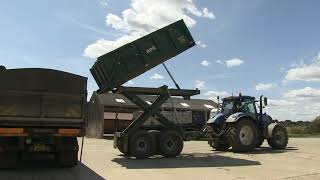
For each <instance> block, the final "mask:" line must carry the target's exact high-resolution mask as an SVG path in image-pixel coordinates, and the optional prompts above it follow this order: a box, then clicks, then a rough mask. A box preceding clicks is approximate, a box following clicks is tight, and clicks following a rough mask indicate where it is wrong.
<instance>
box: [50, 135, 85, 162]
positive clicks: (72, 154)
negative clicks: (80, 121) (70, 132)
mask: <svg viewBox="0 0 320 180" xmlns="http://www.w3.org/2000/svg"><path fill="white" fill-rule="evenodd" d="M78 150H79V146H78V140H77V138H76V137H72V138H62V139H61V142H60V147H59V149H58V151H57V152H56V153H55V160H56V162H57V164H58V165H59V166H60V167H74V166H76V165H77V164H78Z"/></svg>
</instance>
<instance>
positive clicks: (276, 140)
mask: <svg viewBox="0 0 320 180" xmlns="http://www.w3.org/2000/svg"><path fill="white" fill-rule="evenodd" d="M267 141H268V144H269V146H270V147H271V148H272V149H284V148H285V147H286V146H287V145H288V133H287V130H286V128H285V127H284V126H282V125H278V126H276V127H275V128H274V129H273V131H272V137H271V138H269V139H268V140H267Z"/></svg>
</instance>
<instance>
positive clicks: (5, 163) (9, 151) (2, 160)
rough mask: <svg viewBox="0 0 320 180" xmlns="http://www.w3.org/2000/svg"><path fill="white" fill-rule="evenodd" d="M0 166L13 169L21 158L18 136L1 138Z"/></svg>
mask: <svg viewBox="0 0 320 180" xmlns="http://www.w3.org/2000/svg"><path fill="white" fill-rule="evenodd" d="M0 149H1V150H2V151H1V152H0V168H1V169H11V168H16V167H17V165H18V161H19V159H20V152H19V149H18V142H17V139H16V138H10V137H9V138H7V137H1V138H0Z"/></svg>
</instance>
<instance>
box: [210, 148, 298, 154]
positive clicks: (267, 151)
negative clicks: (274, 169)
mask: <svg viewBox="0 0 320 180" xmlns="http://www.w3.org/2000/svg"><path fill="white" fill-rule="evenodd" d="M296 150H299V149H298V148H296V147H287V148H286V149H283V150H275V149H272V148H270V147H261V148H256V149H254V150H253V151H250V152H244V153H241V154H278V153H285V152H289V151H296ZM212 151H214V152H215V153H218V154H223V153H225V152H232V150H231V149H228V150H226V151H217V150H212Z"/></svg>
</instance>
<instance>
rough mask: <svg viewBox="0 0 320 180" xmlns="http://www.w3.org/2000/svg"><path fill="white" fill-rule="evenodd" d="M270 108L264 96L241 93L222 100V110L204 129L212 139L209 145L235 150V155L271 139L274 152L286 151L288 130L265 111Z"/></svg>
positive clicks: (220, 149) (270, 142)
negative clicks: (256, 98) (243, 94)
mask: <svg viewBox="0 0 320 180" xmlns="http://www.w3.org/2000/svg"><path fill="white" fill-rule="evenodd" d="M218 101H219V98H218ZM257 103H259V105H257ZM266 105H267V98H263V96H260V100H255V97H251V96H242V95H241V94H239V96H231V97H226V98H224V99H222V105H221V107H219V108H218V112H217V113H216V114H215V115H214V116H212V117H211V118H210V119H209V120H208V121H207V126H206V128H205V129H204V131H205V132H206V134H209V136H210V137H212V138H210V140H209V141H208V143H209V145H210V146H211V147H213V148H214V149H216V150H219V151H224V150H227V149H229V148H230V147H232V151H233V152H246V151H251V150H253V149H254V148H258V147H260V146H261V145H262V144H263V142H264V140H265V139H267V141H268V144H269V145H270V147H271V148H272V149H284V148H285V147H286V146H287V144H288V134H287V130H286V127H285V126H284V125H282V124H281V123H278V122H277V121H276V120H272V118H271V117H270V116H269V115H267V114H266V113H263V112H262V108H263V107H265V106H266ZM219 109H220V110H219ZM258 109H259V110H258Z"/></svg>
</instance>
